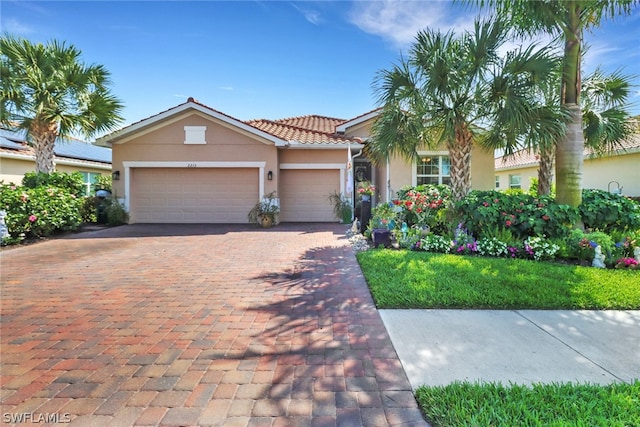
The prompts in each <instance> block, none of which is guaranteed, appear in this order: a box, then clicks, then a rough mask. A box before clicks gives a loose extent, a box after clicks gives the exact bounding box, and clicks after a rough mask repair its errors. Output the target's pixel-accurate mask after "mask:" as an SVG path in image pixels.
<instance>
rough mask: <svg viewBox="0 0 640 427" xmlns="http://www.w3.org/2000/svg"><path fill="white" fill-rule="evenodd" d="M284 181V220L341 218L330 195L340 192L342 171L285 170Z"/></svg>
mask: <svg viewBox="0 0 640 427" xmlns="http://www.w3.org/2000/svg"><path fill="white" fill-rule="evenodd" d="M280 180H281V181H280V221H283V222H337V221H338V219H337V218H336V216H335V214H334V213H333V206H332V205H331V202H330V201H329V195H330V194H331V193H333V192H340V171H339V170H337V169H329V170H326V169H317V170H315V169H313V170H299V169H283V170H280Z"/></svg>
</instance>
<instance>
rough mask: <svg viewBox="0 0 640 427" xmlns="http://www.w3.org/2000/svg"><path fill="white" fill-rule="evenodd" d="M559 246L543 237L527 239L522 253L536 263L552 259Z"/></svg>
mask: <svg viewBox="0 0 640 427" xmlns="http://www.w3.org/2000/svg"><path fill="white" fill-rule="evenodd" d="M559 250H560V246H558V245H556V244H555V243H551V242H550V241H548V240H547V239H545V238H543V237H528V238H527V240H525V241H524V251H525V253H526V254H527V256H528V257H530V258H533V259H535V260H536V261H541V260H548V259H554V258H555V257H556V254H557V253H558V251H559Z"/></svg>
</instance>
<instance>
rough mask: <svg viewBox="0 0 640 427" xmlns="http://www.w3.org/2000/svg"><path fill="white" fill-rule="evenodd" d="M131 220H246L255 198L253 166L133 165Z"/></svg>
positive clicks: (236, 221) (160, 221)
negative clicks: (141, 166)
mask: <svg viewBox="0 0 640 427" xmlns="http://www.w3.org/2000/svg"><path fill="white" fill-rule="evenodd" d="M131 175H132V176H131V179H132V181H131V182H132V187H131V207H130V209H131V212H130V214H131V222H140V223H221V224H224V223H246V222H247V213H248V212H249V210H251V208H252V207H253V205H254V204H255V203H256V201H257V200H258V197H259V188H258V169H256V168H219V169H213V168H202V169H182V168H137V169H132V173H131Z"/></svg>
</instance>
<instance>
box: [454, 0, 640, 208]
mask: <svg viewBox="0 0 640 427" xmlns="http://www.w3.org/2000/svg"><path fill="white" fill-rule="evenodd" d="M466 1H467V2H472V3H477V4H480V5H481V6H484V5H488V6H490V7H495V8H496V11H497V14H498V16H501V17H504V18H507V19H508V20H509V22H510V24H511V25H514V26H515V27H516V28H517V29H519V30H521V31H522V32H523V33H525V34H533V33H536V32H539V31H543V32H546V33H549V34H551V35H553V36H558V37H561V38H562V40H563V41H564V61H563V67H562V83H561V86H560V88H559V91H560V102H561V104H562V105H563V106H565V107H566V108H567V109H568V111H569V113H570V114H571V122H570V124H569V125H568V129H567V132H566V134H565V135H564V137H563V138H562V139H561V140H560V141H559V142H558V143H557V144H556V187H557V195H556V200H557V202H558V203H561V204H568V205H571V206H576V207H577V206H579V205H580V204H581V203H582V164H583V151H584V146H585V139H584V133H583V123H582V112H581V109H580V92H581V86H582V85H581V78H582V75H581V70H580V64H581V59H582V44H583V41H582V33H583V30H584V29H587V28H590V27H596V26H598V25H599V24H600V22H601V21H602V19H604V18H607V17H613V16H615V15H617V14H629V13H630V12H631V9H632V5H633V4H635V3H637V0H571V1H561V0H539V1H530V0H466Z"/></svg>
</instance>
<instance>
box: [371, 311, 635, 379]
mask: <svg viewBox="0 0 640 427" xmlns="http://www.w3.org/2000/svg"><path fill="white" fill-rule="evenodd" d="M380 314H381V316H382V319H383V322H384V324H385V326H386V328H387V331H388V332H389V335H390V337H391V341H392V342H393V345H394V347H395V349H396V351H397V353H398V355H399V357H400V360H401V362H402V365H403V366H404V370H405V372H406V374H407V376H408V378H409V382H410V383H411V386H412V387H413V389H414V390H415V389H416V388H417V387H418V386H420V385H446V384H450V383H452V382H454V381H470V382H474V381H486V382H502V383H503V384H508V383H509V382H512V383H517V384H531V383H552V382H569V381H571V382H574V383H585V382H589V383H597V384H609V383H612V382H622V381H624V382H633V381H634V380H637V379H640V310H634V311H542V310H518V311H508V310H505V311H494V310H482V311H480V310H380Z"/></svg>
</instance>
